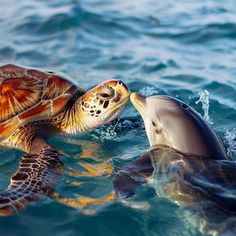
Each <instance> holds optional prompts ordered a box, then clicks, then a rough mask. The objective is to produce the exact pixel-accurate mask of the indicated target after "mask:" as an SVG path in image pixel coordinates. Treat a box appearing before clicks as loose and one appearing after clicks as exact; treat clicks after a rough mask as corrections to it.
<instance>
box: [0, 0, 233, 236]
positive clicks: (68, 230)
mask: <svg viewBox="0 0 236 236" xmlns="http://www.w3.org/2000/svg"><path fill="white" fill-rule="evenodd" d="M0 13H1V14H0V36H1V37H0V55H1V56H0V63H15V64H19V65H23V66H32V67H38V68H42V69H52V70H55V71H62V72H64V73H66V74H68V75H70V76H71V77H73V78H74V80H76V81H77V83H78V84H79V85H80V86H81V87H82V88H85V89H87V88H90V87H92V86H94V85H96V84H97V83H100V82H102V81H104V80H107V79H110V78H118V79H121V80H123V81H124V82H125V83H127V84H128V86H129V87H130V89H131V90H132V91H136V92H140V93H141V94H144V95H147V96H149V95H155V94H166V95H170V96H174V97H177V98H179V99H181V100H183V101H185V102H186V103H188V104H190V105H191V106H192V107H193V108H195V109H196V110H197V111H198V112H199V113H200V114H202V116H204V118H205V119H206V120H207V121H208V122H209V123H211V125H212V126H213V128H214V129H215V131H216V132H217V134H218V135H219V136H220V138H221V139H222V140H223V142H224V145H225V147H226V148H227V151H228V154H229V156H230V158H231V159H233V160H236V125H235V124H236V119H235V117H236V109H235V107H236V99H235V97H236V66H235V65H236V43H235V39H236V2H235V1H234V0H224V1H222V0H200V1H195V0H179V1H171V0H138V1H127V0H119V1H115V0H103V1H101V0H84V1H79V0H58V1H46V0H41V1H38V0H22V1H16V0H1V8H0ZM197 101H199V102H197ZM51 142H52V143H53V145H55V146H57V147H58V148H59V149H60V150H62V151H63V152H64V153H65V157H64V158H62V161H63V162H64V168H65V174H64V175H63V176H62V178H61V180H60V181H59V182H58V184H57V185H56V188H55V191H56V192H59V193H60V194H61V195H62V196H64V197H68V198H74V197H76V196H78V195H85V196H90V197H101V196H104V195H106V194H107V193H109V192H110V191H111V190H112V180H113V177H114V176H113V175H111V176H103V177H90V178H85V177H78V176H77V177H76V176H71V175H70V174H69V171H70V170H72V171H73V170H74V171H79V170H83V169H82V167H81V165H80V163H83V162H89V163H96V164H99V163H103V162H104V161H111V162H112V163H113V165H114V167H115V169H116V168H119V166H122V165H123V164H125V163H126V162H127V161H128V160H131V159H133V158H135V157H138V156H140V155H141V154H142V153H143V152H144V151H145V150H146V149H147V148H148V142H147V137H146V134H145V131H144V127H143V123H142V120H141V118H140V116H139V115H138V113H137V112H136V111H135V109H134V108H133V107H132V106H131V104H129V105H128V106H127V108H126V110H125V111H124V113H123V115H122V119H121V121H120V122H119V123H118V124H116V125H113V126H112V125H109V126H106V127H101V128H99V129H97V130H95V131H93V132H92V133H90V134H88V135H83V136H76V137H73V138H71V139H69V138H59V137H52V139H51ZM22 155H23V153H22V152H21V151H19V150H13V149H12V150H9V149H6V148H3V147H1V148H0V189H1V190H4V189H5V188H6V187H7V186H8V184H9V178H10V176H11V174H13V173H14V171H15V170H16V169H17V167H18V164H19V160H20V157H21V156H22ZM186 218H187V217H186V216H185V215H184V214H183V211H182V208H181V207H179V206H177V205H175V204H174V203H172V202H171V201H170V200H168V199H167V198H164V197H158V196H157V194H156V192H155V190H154V189H153V188H152V187H150V186H143V187H141V188H140V189H139V191H138V193H137V194H136V195H135V196H134V197H133V198H132V199H130V200H128V201H127V202H126V203H121V202H116V203H112V204H108V205H105V206H97V207H93V208H89V209H85V210H84V209H74V208H71V207H68V206H66V205H63V204H60V203H58V202H57V201H55V200H53V199H50V198H48V197H43V198H42V199H40V200H39V201H37V202H34V203H33V204H31V205H30V206H28V207H27V209H26V210H25V211H24V212H22V213H20V214H16V215H13V216H10V217H1V218H0V235H9V236H15V235H17V236H42V235H50V236H51V235H52V236H54V235H55V236H73V235H84V236H90V235H103V236H106V235H107V236H113V235H114V236H118V235H123V236H125V235H137V236H144V235H145V236H151V235H171V236H172V235H178V236H182V235H185V236H188V235H199V236H200V235H203V234H202V233H200V231H199V230H198V228H197V227H195V226H194V225H192V224H191V223H190V222H189V221H188V220H187V219H186Z"/></svg>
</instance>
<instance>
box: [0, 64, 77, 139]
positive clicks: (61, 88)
mask: <svg viewBox="0 0 236 236" xmlns="http://www.w3.org/2000/svg"><path fill="white" fill-rule="evenodd" d="M77 90H78V87H76V86H75V85H74V84H73V83H72V82H71V81H68V80H66V79H65V78H63V77H61V76H58V75H56V74H51V73H47V72H42V71H39V70H35V69H27V68H23V67H19V66H15V65H11V64H8V65H4V66H1V67H0V140H2V139H4V138H6V137H8V136H9V135H10V134H11V133H12V132H13V131H14V130H15V129H16V128H18V127H19V126H21V125H24V124H26V123H27V122H31V121H35V120H44V119H48V118H50V117H52V116H55V115H57V114H59V113H60V112H61V111H63V110H64V108H65V106H66V104H67V103H68V101H69V100H70V99H71V97H72V95H73V94H74V93H75V92H76V91H77Z"/></svg>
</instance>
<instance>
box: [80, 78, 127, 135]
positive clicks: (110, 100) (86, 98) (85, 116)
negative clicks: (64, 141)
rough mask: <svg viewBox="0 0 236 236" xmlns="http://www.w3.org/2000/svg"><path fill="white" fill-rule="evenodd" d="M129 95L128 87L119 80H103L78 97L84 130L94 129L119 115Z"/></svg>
mask: <svg viewBox="0 0 236 236" xmlns="http://www.w3.org/2000/svg"><path fill="white" fill-rule="evenodd" d="M129 96H130V90H129V88H128V87H127V86H126V85H125V84H124V83H123V82H121V81H119V80H110V81H106V82H103V83H101V84H99V85H97V86H96V87H94V88H92V89H91V90H89V91H88V92H86V93H85V94H84V95H83V96H82V97H81V98H80V107H81V113H80V117H81V121H82V124H81V125H82V127H83V130H84V131H89V130H92V129H95V128H97V127H99V126H101V125H103V124H106V123H108V122H110V121H112V120H114V119H115V118H117V117H118V116H119V114H120V113H121V111H122V110H123V108H124V106H125V105H126V104H127V102H128V100H129Z"/></svg>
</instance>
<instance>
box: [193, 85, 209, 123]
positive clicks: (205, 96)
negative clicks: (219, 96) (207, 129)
mask: <svg viewBox="0 0 236 236" xmlns="http://www.w3.org/2000/svg"><path fill="white" fill-rule="evenodd" d="M198 94H199V96H200V98H199V99H198V101H196V102H195V103H196V104H198V103H199V102H201V103H202V109H203V111H204V115H203V118H204V119H205V120H206V121H207V122H208V123H209V124H210V125H213V121H212V120H211V118H210V116H209V92H208V91H207V90H206V89H205V90H203V91H201V92H199V93H198Z"/></svg>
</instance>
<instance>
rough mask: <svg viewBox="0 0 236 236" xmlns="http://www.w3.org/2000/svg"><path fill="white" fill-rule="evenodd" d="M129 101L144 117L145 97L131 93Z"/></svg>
mask: <svg viewBox="0 0 236 236" xmlns="http://www.w3.org/2000/svg"><path fill="white" fill-rule="evenodd" d="M130 101H131V102H132V104H133V105H134V107H135V108H136V109H137V111H138V112H139V113H140V114H141V116H142V117H145V111H146V97H145V96H142V95H140V94H138V93H131V95H130Z"/></svg>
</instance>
